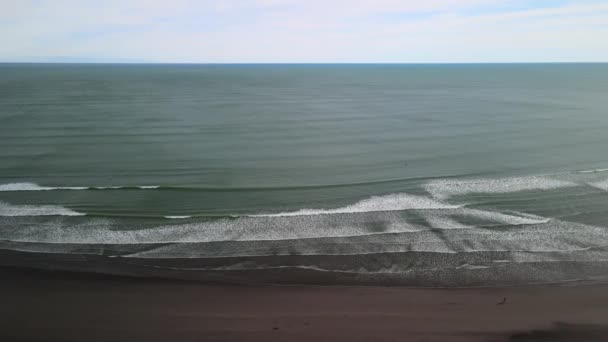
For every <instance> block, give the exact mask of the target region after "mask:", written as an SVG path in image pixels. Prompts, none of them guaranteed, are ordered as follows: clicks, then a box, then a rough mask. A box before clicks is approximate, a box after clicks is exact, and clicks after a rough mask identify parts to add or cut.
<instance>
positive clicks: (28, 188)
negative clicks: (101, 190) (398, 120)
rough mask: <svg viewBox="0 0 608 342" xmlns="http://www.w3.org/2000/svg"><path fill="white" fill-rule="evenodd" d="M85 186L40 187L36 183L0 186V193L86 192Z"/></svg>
mask: <svg viewBox="0 0 608 342" xmlns="http://www.w3.org/2000/svg"><path fill="white" fill-rule="evenodd" d="M86 189H88V187H86V186H58V187H51V186H40V185H38V184H36V183H27V182H26V183H9V184H0V191H44V190H47V191H48V190H86Z"/></svg>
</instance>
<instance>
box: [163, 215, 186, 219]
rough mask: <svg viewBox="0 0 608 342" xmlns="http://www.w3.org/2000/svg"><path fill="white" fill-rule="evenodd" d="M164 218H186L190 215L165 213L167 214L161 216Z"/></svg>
mask: <svg viewBox="0 0 608 342" xmlns="http://www.w3.org/2000/svg"><path fill="white" fill-rule="evenodd" d="M163 217H164V218H167V219H187V218H191V217H192V216H190V215H167V216H163Z"/></svg>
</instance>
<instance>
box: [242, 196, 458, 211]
mask: <svg viewBox="0 0 608 342" xmlns="http://www.w3.org/2000/svg"><path fill="white" fill-rule="evenodd" d="M462 206H463V205H462V204H461V205H454V204H446V203H442V202H439V201H436V200H434V199H431V198H428V197H422V196H415V195H409V194H405V193H397V194H390V195H384V196H372V197H370V198H367V199H364V200H361V201H359V202H356V203H354V204H351V205H347V206H344V207H340V208H335V209H323V208H321V209H300V210H297V211H290V212H282V213H276V214H255V215H249V217H284V216H311V215H329V214H352V213H366V212H374V211H399V210H408V209H456V208H460V207H462Z"/></svg>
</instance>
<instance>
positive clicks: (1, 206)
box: [0, 202, 86, 216]
mask: <svg viewBox="0 0 608 342" xmlns="http://www.w3.org/2000/svg"><path fill="white" fill-rule="evenodd" d="M84 215H86V214H84V213H79V212H77V211H74V210H71V209H68V208H65V207H62V206H59V205H13V204H10V203H6V202H0V216H84Z"/></svg>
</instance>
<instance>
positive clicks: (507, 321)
mask: <svg viewBox="0 0 608 342" xmlns="http://www.w3.org/2000/svg"><path fill="white" fill-rule="evenodd" d="M0 274H1V277H2V282H0V288H1V293H2V306H0V339H1V340H3V341H61V342H67V341H110V340H111V341H605V340H606V336H608V306H607V305H606V304H608V291H607V290H608V286H607V285H606V284H599V283H596V284H593V283H586V284H580V283H579V284H561V285H530V286H521V287H494V288H450V289H439V288H436V289H429V288H427V289H421V288H404V287H365V286H361V287H349V286H270V285H267V286H244V285H228V286H226V285H223V286H220V285H210V284H205V283H200V282H192V281H180V280H163V279H141V278H130V277H117V276H107V275H96V274H84V273H67V272H52V271H34V270H27V269H17V268H2V269H0ZM505 298H506V300H505ZM503 301H504V304H500V303H502V302H503Z"/></svg>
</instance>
